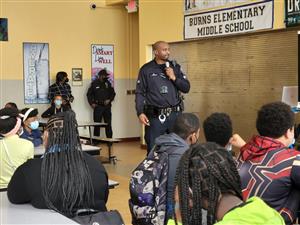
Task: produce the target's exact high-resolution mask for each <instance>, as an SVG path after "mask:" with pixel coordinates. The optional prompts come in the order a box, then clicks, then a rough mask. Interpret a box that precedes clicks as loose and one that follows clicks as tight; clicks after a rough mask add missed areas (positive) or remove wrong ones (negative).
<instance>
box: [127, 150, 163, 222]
mask: <svg viewBox="0 0 300 225" xmlns="http://www.w3.org/2000/svg"><path fill="white" fill-rule="evenodd" d="M157 150H158V146H155V147H154V149H153V150H152V151H151V152H150V154H149V155H148V156H147V157H146V158H145V159H144V160H143V161H142V162H141V163H140V164H139V165H138V167H137V168H136V169H135V170H133V172H132V173H131V177H130V183H129V191H130V199H129V208H130V212H131V216H132V224H133V225H141V224H142V225H163V224H164V222H165V215H166V201H167V180H168V153H167V152H159V153H158V152H157Z"/></svg>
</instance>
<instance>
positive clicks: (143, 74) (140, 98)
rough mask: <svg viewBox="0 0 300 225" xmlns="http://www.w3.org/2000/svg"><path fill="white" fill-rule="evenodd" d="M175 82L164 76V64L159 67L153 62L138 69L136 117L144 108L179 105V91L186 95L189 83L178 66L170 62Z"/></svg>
mask: <svg viewBox="0 0 300 225" xmlns="http://www.w3.org/2000/svg"><path fill="white" fill-rule="evenodd" d="M170 67H172V68H173V70H174V73H175V76H176V80H175V81H172V80H170V79H169V78H168V77H167V76H166V74H165V68H166V66H165V64H162V65H159V64H157V63H156V61H155V60H152V61H150V62H149V63H146V64H145V65H144V66H142V68H141V69H140V72H139V76H138V80H137V84H136V96H135V105H136V112H137V115H140V114H141V113H144V106H145V105H151V106H155V107H157V108H167V107H173V106H177V105H178V104H180V102H181V99H180V95H179V91H180V92H183V93H188V92H189V90H190V82H189V81H188V80H187V78H186V75H184V74H183V72H182V71H181V68H180V65H179V64H177V63H173V62H170Z"/></svg>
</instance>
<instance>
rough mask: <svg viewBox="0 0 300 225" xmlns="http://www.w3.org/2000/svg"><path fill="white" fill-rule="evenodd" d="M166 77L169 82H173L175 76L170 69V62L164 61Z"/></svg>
mask: <svg viewBox="0 0 300 225" xmlns="http://www.w3.org/2000/svg"><path fill="white" fill-rule="evenodd" d="M165 70H166V75H167V76H168V77H169V79H170V80H172V81H175V80H176V76H175V73H174V70H173V68H172V67H170V62H168V61H166V69H165Z"/></svg>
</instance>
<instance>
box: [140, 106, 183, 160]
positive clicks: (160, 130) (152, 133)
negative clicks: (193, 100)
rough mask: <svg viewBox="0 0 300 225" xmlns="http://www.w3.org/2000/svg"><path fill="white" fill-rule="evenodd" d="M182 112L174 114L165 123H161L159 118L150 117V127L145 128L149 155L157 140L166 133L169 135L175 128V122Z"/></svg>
mask: <svg viewBox="0 0 300 225" xmlns="http://www.w3.org/2000/svg"><path fill="white" fill-rule="evenodd" d="M180 114H181V112H172V113H171V114H170V116H169V117H167V118H166V121H165V122H164V123H161V122H160V121H159V119H158V117H155V118H151V117H148V119H149V122H150V126H145V141H146V144H147V155H148V154H149V152H150V151H151V149H152V148H153V146H154V144H155V139H156V138H157V137H158V136H160V135H162V134H165V133H169V132H170V130H171V128H173V125H174V122H175V120H176V118H177V116H178V115H180Z"/></svg>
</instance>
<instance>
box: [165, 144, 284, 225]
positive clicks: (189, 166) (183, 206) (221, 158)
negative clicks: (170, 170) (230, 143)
mask: <svg viewBox="0 0 300 225" xmlns="http://www.w3.org/2000/svg"><path fill="white" fill-rule="evenodd" d="M176 177H177V180H176V185H177V187H178V189H177V191H176V193H177V195H176V196H175V209H177V213H176V214H175V215H174V218H176V220H177V223H176V222H175V221H174V220H170V221H169V223H168V225H174V224H183V225H196V224H208V225H212V224H216V225H262V224H268V225H271V224H272V225H284V220H283V218H282V217H281V216H280V214H279V213H278V212H277V211H276V210H274V209H272V208H271V207H269V206H268V205H267V204H266V203H265V202H264V201H263V200H261V199H260V198H258V197H252V198H250V199H248V200H247V201H246V202H244V201H243V198H242V191H241V182H240V177H239V175H238V172H237V168H236V166H235V162H234V160H233V159H232V157H231V155H230V153H229V152H227V151H226V150H225V149H224V148H223V147H221V146H220V145H217V144H215V143H211V142H208V143H205V144H198V145H194V146H192V147H191V148H190V149H189V150H188V151H186V152H185V153H184V155H183V156H182V158H181V160H180V163H179V166H178V169H177V176H176ZM202 209H206V210H207V216H206V222H205V223H202V221H203V220H202V219H203V216H204V215H203V212H204V210H202Z"/></svg>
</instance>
